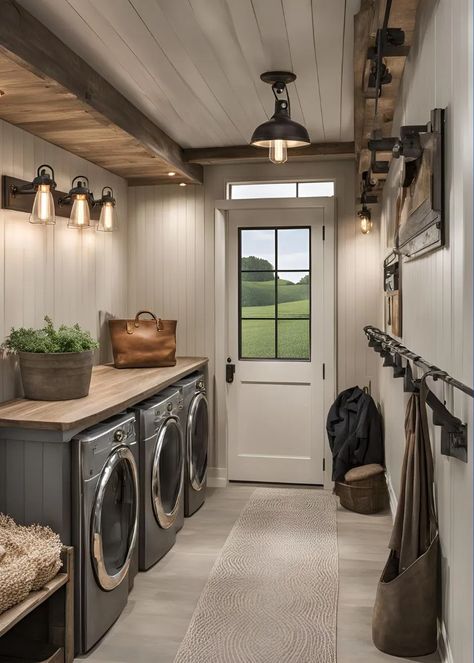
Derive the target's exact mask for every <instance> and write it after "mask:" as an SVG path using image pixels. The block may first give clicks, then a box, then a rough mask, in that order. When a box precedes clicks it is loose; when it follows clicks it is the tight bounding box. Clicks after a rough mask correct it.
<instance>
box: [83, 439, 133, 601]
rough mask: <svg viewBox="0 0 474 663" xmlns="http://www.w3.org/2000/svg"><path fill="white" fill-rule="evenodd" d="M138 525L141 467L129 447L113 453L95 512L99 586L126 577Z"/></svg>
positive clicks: (114, 583) (94, 555)
mask: <svg viewBox="0 0 474 663" xmlns="http://www.w3.org/2000/svg"><path fill="white" fill-rule="evenodd" d="M137 529H138V478H137V467H136V463H135V459H134V457H133V454H132V452H131V451H130V449H129V448H128V447H125V446H123V447H118V448H116V449H114V450H113V451H112V453H111V454H110V456H109V458H108V460H107V462H106V464H105V466H104V469H103V470H102V474H101V476H100V479H99V482H98V486H97V492H96V498H95V502H94V509H93V513H92V532H91V536H92V542H91V543H92V545H91V551H92V561H93V565H94V572H95V576H96V579H97V582H98V584H99V586H100V587H101V588H102V589H104V590H106V591H110V590H112V589H114V588H115V587H117V586H118V585H119V584H120V583H121V582H122V581H123V580H124V578H125V577H126V575H127V572H128V569H129V566H130V560H131V557H132V554H133V550H134V548H135V542H136V538H137Z"/></svg>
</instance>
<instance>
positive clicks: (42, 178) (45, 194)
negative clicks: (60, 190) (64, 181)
mask: <svg viewBox="0 0 474 663" xmlns="http://www.w3.org/2000/svg"><path fill="white" fill-rule="evenodd" d="M48 171H49V172H48ZM10 179H11V181H9V183H5V182H4V187H3V189H4V191H3V199H4V203H5V202H6V200H8V199H10V200H12V201H14V203H16V205H13V206H12V207H11V209H18V206H19V207H20V209H21V210H22V211H23V209H24V207H25V205H26V209H28V208H29V206H30V204H31V203H28V202H26V201H25V200H23V201H17V200H15V199H16V198H17V196H23V195H34V196H35V198H34V201H33V207H32V209H31V212H30V216H29V221H30V223H34V224H38V225H53V224H55V223H56V218H55V213H54V198H53V194H52V191H53V190H54V189H55V188H56V182H55V181H54V170H53V169H52V167H51V166H49V165H48V164H47V163H44V164H42V165H41V166H39V167H38V170H37V171H36V177H35V178H34V179H33V181H32V182H23V181H22V180H13V179H12V178H10ZM3 206H4V207H6V204H4V205H3Z"/></svg>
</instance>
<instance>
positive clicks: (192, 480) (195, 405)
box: [186, 392, 209, 492]
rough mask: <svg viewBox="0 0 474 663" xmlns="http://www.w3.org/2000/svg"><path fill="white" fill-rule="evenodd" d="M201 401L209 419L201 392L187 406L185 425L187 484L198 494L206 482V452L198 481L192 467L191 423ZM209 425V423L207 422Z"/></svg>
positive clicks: (205, 400)
mask: <svg viewBox="0 0 474 663" xmlns="http://www.w3.org/2000/svg"><path fill="white" fill-rule="evenodd" d="M201 401H204V403H205V404H206V412H207V416H208V417H209V404H208V402H207V398H206V396H205V395H204V393H203V392H199V393H198V394H196V395H195V396H194V398H193V400H192V402H191V405H190V406H189V412H188V423H187V426H186V428H187V438H188V439H187V443H188V444H187V446H188V467H189V478H188V480H189V482H190V483H191V486H192V487H193V489H194V490H195V491H196V492H199V491H200V490H202V489H203V486H204V484H205V482H206V477H207V451H206V467H205V470H204V474H203V477H202V480H201V481H199V478H198V474H197V468H196V467H195V466H194V461H193V422H194V418H195V416H196V412H197V409H198V407H199V403H200V402H201ZM208 424H209V422H208Z"/></svg>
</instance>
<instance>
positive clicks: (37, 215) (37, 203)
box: [29, 184, 56, 226]
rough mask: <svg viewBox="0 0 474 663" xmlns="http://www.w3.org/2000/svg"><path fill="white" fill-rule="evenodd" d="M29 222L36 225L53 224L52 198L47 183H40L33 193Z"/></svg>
mask: <svg viewBox="0 0 474 663" xmlns="http://www.w3.org/2000/svg"><path fill="white" fill-rule="evenodd" d="M29 221H30V223H33V224H37V225H43V226H45V225H54V224H55V223H56V216H55V214H54V198H53V194H52V193H51V186H50V185H49V184H40V185H39V186H38V189H37V191H36V194H35V199H34V202H33V208H32V210H31V214H30V219H29Z"/></svg>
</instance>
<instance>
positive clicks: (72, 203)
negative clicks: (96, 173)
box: [1, 164, 117, 232]
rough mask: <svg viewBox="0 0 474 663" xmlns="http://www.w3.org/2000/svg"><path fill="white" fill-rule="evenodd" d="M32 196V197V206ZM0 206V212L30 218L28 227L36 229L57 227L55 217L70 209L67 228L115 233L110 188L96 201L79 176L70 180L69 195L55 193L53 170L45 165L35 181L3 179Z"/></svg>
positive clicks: (3, 177)
mask: <svg viewBox="0 0 474 663" xmlns="http://www.w3.org/2000/svg"><path fill="white" fill-rule="evenodd" d="M48 171H49V172H48ZM31 195H34V196H35V198H34V201H33V206H32V205H31ZM29 196H30V197H29ZM1 203H2V204H1V206H2V209H7V210H14V211H15V212H25V213H26V214H29V221H30V223H33V224H35V225H53V224H55V223H56V216H60V217H63V216H66V211H65V207H71V213H70V215H69V219H68V224H67V225H68V228H76V229H81V228H94V227H96V226H97V230H101V231H103V232H111V231H113V230H116V229H117V212H116V209H115V207H116V202H115V198H114V195H113V190H112V188H111V187H108V186H106V187H104V188H103V189H102V194H101V197H100V198H99V199H98V200H95V199H94V196H93V195H92V193H91V191H90V187H89V180H88V178H87V177H85V176H84V175H78V176H77V177H75V178H74V179H73V180H72V183H71V189H70V190H69V192H68V193H65V192H63V191H58V190H57V189H56V182H55V180H54V170H53V168H52V167H51V166H49V165H48V164H43V165H41V166H40V167H39V168H38V170H37V174H36V177H35V178H34V179H33V180H32V181H31V182H28V181H26V180H21V179H18V178H17V177H10V176H9V175H2V201H1ZM94 221H95V222H98V224H96V223H94Z"/></svg>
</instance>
